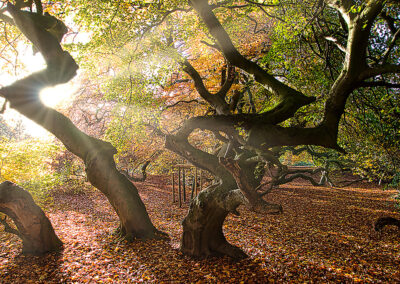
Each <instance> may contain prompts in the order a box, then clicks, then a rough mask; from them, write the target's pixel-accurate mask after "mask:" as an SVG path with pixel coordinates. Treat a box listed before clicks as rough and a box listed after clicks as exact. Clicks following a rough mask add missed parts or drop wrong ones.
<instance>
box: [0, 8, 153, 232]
mask: <svg viewBox="0 0 400 284" xmlns="http://www.w3.org/2000/svg"><path fill="white" fill-rule="evenodd" d="M7 9H8V11H9V13H10V14H11V15H12V16H13V19H14V22H15V24H16V26H17V27H18V28H19V29H20V30H21V32H22V33H23V34H24V35H25V36H26V37H27V38H28V39H29V40H30V41H31V42H32V43H33V44H34V45H35V46H36V47H37V48H38V49H39V51H40V52H41V53H42V54H43V57H44V59H45V60H46V63H47V68H46V69H45V70H43V71H39V72H37V73H33V74H31V75H29V76H28V77H26V78H23V79H21V80H18V81H16V82H15V83H13V84H11V85H9V86H6V87H4V88H2V89H0V95H1V96H3V97H4V98H6V99H7V100H9V102H10V106H11V107H12V108H14V109H16V110H17V111H19V112H20V113H22V114H23V115H25V116H26V117H28V118H30V119H31V120H33V121H35V122H36V123H38V124H39V125H41V126H42V127H44V128H45V129H47V130H48V131H49V132H51V133H52V134H54V135H55V136H56V137H57V138H58V139H60V141H61V142H62V143H63V144H64V145H65V146H66V148H67V149H68V150H69V151H71V152H72V153H73V154H75V155H76V156H78V157H79V158H81V159H82V160H83V161H84V162H85V166H86V173H87V176H88V179H89V181H90V182H91V184H93V185H94V186H95V187H97V188H98V189H99V190H100V191H101V192H102V193H103V194H104V195H105V196H106V197H107V198H108V200H109V201H110V203H111V205H112V206H113V208H114V209H115V211H116V213H117V214H118V217H119V219H120V221H121V224H120V235H121V237H125V238H127V239H128V240H130V239H133V238H140V239H148V238H158V237H160V234H159V233H160V231H158V230H157V229H156V228H155V227H154V226H153V224H152V222H151V220H150V218H149V216H148V214H147V211H146V208H145V206H144V204H143V202H142V200H141V199H140V196H139V194H138V191H137V189H136V187H135V186H134V185H133V184H132V183H131V182H130V181H129V180H128V179H127V178H126V177H125V176H124V175H123V174H121V173H120V172H119V171H118V170H117V169H116V165H115V162H114V157H113V156H114V154H116V152H117V151H116V149H115V148H114V147H113V146H112V145H111V144H110V143H108V142H105V141H102V140H99V139H96V138H94V137H91V136H88V135H86V134H85V133H83V132H82V131H80V130H79V129H78V128H77V127H76V126H75V125H74V124H73V123H72V122H71V120H70V119H68V118H67V117H65V116H64V115H63V114H61V113H59V112H57V111H55V110H53V109H51V108H48V107H46V106H45V105H43V103H42V102H41V101H40V99H39V92H40V91H41V90H42V89H43V88H45V87H49V86H55V85H57V84H63V83H67V82H68V81H70V80H71V79H72V78H73V77H74V76H75V75H76V70H77V69H78V65H77V64H76V62H75V61H74V59H73V58H72V57H71V55H70V54H69V53H68V52H66V51H64V50H63V49H62V48H61V46H60V44H59V43H58V41H57V39H56V38H55V37H53V36H52V35H51V34H50V33H49V32H47V31H46V30H44V29H43V28H42V27H41V26H40V25H38V24H36V23H35V22H34V21H32V20H30V19H29V18H26V17H23V15H22V16H21V13H20V11H18V10H16V9H15V7H14V6H13V5H12V4H10V3H8V6H7ZM55 95H56V94H55Z"/></svg>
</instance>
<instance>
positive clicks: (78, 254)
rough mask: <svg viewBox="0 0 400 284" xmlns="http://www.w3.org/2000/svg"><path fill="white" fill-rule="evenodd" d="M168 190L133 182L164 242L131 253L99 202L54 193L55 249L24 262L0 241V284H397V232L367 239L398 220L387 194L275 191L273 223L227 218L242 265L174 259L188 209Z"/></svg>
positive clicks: (11, 244)
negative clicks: (389, 219)
mask: <svg viewBox="0 0 400 284" xmlns="http://www.w3.org/2000/svg"><path fill="white" fill-rule="evenodd" d="M169 184H170V182H169V177H166V176H151V177H149V178H148V180H147V181H146V182H143V183H136V185H137V187H138V189H139V192H140V195H141V197H142V198H143V201H144V203H145V204H146V206H147V208H148V212H149V214H150V216H151V218H152V220H153V222H154V224H155V225H156V227H157V228H159V229H161V230H163V231H164V232H167V233H168V234H169V235H170V237H171V239H170V240H160V241H145V242H144V241H136V242H133V243H130V244H128V243H126V242H124V241H116V239H115V237H114V236H113V235H112V233H113V231H114V230H115V228H116V227H117V226H118V219H117V216H116V214H115V213H114V212H113V210H112V208H111V206H110V204H109V203H108V202H107V200H106V198H105V197H104V196H102V195H101V194H100V193H98V192H97V191H94V190H90V191H88V192H85V193H80V194H71V193H57V194H56V195H55V196H54V203H53V204H54V205H53V206H51V208H50V209H49V210H47V212H46V213H47V215H48V217H49V218H50V220H51V222H52V223H53V226H54V228H55V231H56V233H57V234H58V236H59V237H60V239H61V240H62V241H63V242H64V250H63V251H62V252H60V253H54V254H50V255H47V256H44V257H34V256H23V255H21V254H20V252H21V243H20V241H19V240H18V239H17V238H16V237H14V236H11V235H9V234H6V233H4V232H0V283H38V282H39V283H45V282H51V283H59V282H61V283H71V282H76V283H84V282H93V283H103V282H109V283H111V282H132V283H137V282H157V283H160V282H161V283H163V282H175V283H197V282H198V283H203V282H205V283H207V282H210V283H216V282H219V283H240V282H243V283H266V282H278V283H280V282H292V283H293V282H294V283H297V282H310V283H312V282H317V283H326V282H340V283H344V282H348V283H353V282H363V283H368V282H371V283H379V282H382V283H399V282H400V269H399V268H400V230H398V229H397V228H393V227H390V226H389V227H386V228H384V230H383V232H382V233H377V232H375V231H374V230H373V223H374V221H375V220H376V219H377V218H378V217H381V216H393V217H397V218H399V217H400V214H398V213H396V207H395V202H394V199H393V195H394V194H395V191H389V190H387V191H382V190H381V189H379V188H377V187H374V186H371V185H363V186H360V185H358V187H356V186H354V187H351V188H326V187H313V186H310V185H309V184H307V183H299V182H295V183H291V184H288V185H285V186H282V187H281V188H279V189H276V190H275V191H274V192H272V193H271V194H270V195H268V199H270V200H272V201H274V202H278V203H280V204H282V205H283V208H284V213H283V214H282V215H274V216H264V215H256V214H254V213H252V212H249V211H248V210H247V209H245V208H240V210H239V211H240V213H241V216H239V217H237V216H229V217H228V218H227V221H226V223H225V225H224V232H225V234H226V237H227V239H228V240H229V241H230V242H231V243H233V244H235V245H237V246H239V247H241V248H242V249H244V250H245V252H246V253H247V254H248V255H249V258H247V259H244V260H241V261H234V260H232V259H229V258H226V257H225V258H219V259H218V258H208V259H202V260H196V259H191V258H189V257H186V256H184V255H182V253H180V252H179V250H178V246H179V238H180V235H181V233H182V227H181V225H180V224H181V221H182V219H183V217H184V216H185V214H186V212H187V208H188V204H184V206H183V208H179V207H178V206H177V204H174V205H172V203H171V199H172V194H171V186H170V185H169Z"/></svg>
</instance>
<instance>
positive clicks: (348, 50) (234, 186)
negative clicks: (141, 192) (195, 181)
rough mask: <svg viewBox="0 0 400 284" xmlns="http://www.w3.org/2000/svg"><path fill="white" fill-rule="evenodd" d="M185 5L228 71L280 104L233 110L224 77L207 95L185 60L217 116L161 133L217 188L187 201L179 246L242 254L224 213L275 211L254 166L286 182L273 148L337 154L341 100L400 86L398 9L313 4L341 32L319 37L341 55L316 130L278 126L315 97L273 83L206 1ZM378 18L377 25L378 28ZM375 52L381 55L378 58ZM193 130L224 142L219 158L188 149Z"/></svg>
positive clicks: (345, 2)
mask: <svg viewBox="0 0 400 284" xmlns="http://www.w3.org/2000/svg"><path fill="white" fill-rule="evenodd" d="M249 2H251V1H243V3H242V5H247V4H248V3H249ZM278 2H279V1H278ZM282 2H284V1H282ZM257 3H259V2H257ZM257 3H254V4H256V5H257ZM262 3H263V4H258V5H261V6H263V8H265V9H266V8H267V6H268V5H267V4H266V2H262ZM190 4H191V5H192V7H193V8H194V9H195V11H196V12H197V13H198V15H199V17H200V18H201V19H202V21H203V22H204V24H205V25H206V26H207V28H208V31H209V33H210V34H211V35H212V37H213V38H214V39H215V40H216V43H217V46H218V49H219V50H220V51H221V52H222V54H223V56H224V57H225V58H226V60H227V61H228V64H229V65H230V68H236V69H237V70H240V71H241V72H245V73H246V74H249V75H253V77H254V80H255V81H256V82H258V83H259V84H261V85H262V86H263V87H264V88H265V89H266V90H267V91H268V93H269V95H272V96H276V97H279V103H277V104H276V105H275V107H273V108H272V109H270V110H268V111H264V112H261V113H246V114H244V113H236V112H235V109H236V106H232V105H230V104H229V103H228V101H227V98H226V94H227V91H228V90H229V85H230V82H231V80H232V79H227V80H226V83H225V85H224V86H222V87H221V90H220V91H219V92H217V93H216V94H211V93H209V92H208V91H207V89H206V87H205V86H204V84H203V82H202V78H201V76H200V75H199V74H198V73H197V72H196V70H194V68H193V67H192V66H191V65H190V63H189V62H188V61H184V62H183V66H184V67H183V70H184V71H185V72H186V73H187V74H188V75H189V76H190V77H191V78H192V79H193V81H194V85H195V88H196V89H197V91H198V94H199V95H200V96H201V97H202V98H203V99H204V100H205V101H207V102H208V103H209V105H210V106H211V107H212V108H214V109H215V111H216V114H215V115H212V116H201V117H194V118H191V119H189V120H188V121H186V122H185V123H184V125H183V126H182V127H181V128H180V129H179V131H178V132H177V133H175V134H173V135H167V136H166V147H167V148H168V149H170V150H172V151H174V152H176V153H179V154H180V155H181V156H183V157H185V158H186V159H187V160H189V161H190V162H191V163H193V164H194V165H196V166H198V167H201V168H203V169H206V170H208V171H210V172H211V173H213V174H214V175H215V176H216V177H217V178H218V179H219V180H220V183H219V184H216V185H214V186H211V187H210V188H207V189H205V190H204V191H202V192H201V193H200V194H199V195H198V197H196V198H195V199H194V200H193V201H192V203H191V206H190V210H189V213H188V215H187V216H186V218H185V220H184V222H183V237H182V243H181V248H182V250H183V251H184V252H186V253H188V254H190V255H194V256H202V255H210V254H227V255H230V256H233V257H241V256H244V253H243V252H242V251H241V250H240V249H238V248H236V247H234V246H232V245H230V244H228V243H227V241H226V240H225V238H224V236H223V233H222V224H223V221H224V219H225V217H226V215H227V214H228V213H230V212H232V213H236V208H237V207H238V206H239V205H241V204H244V205H246V206H247V207H248V208H249V209H250V210H253V211H256V212H260V213H278V212H280V211H281V208H280V206H279V205H276V204H270V203H268V202H267V201H265V200H264V199H263V198H262V197H263V196H265V195H266V193H268V191H269V190H268V189H267V190H264V191H260V188H261V187H260V180H261V179H260V176H262V175H260V174H259V173H258V175H257V171H256V166H257V162H265V163H269V164H272V165H276V166H277V167H278V177H279V178H281V179H282V178H284V177H285V176H288V177H289V178H287V179H284V180H286V181H289V180H292V178H290V174H294V173H293V172H290V171H288V169H287V167H285V166H282V165H281V163H280V162H279V160H278V159H277V155H276V154H275V152H274V151H273V150H274V148H273V147H275V146H298V145H317V146H322V147H325V148H331V149H335V150H338V151H342V149H341V147H340V146H339V145H338V131H339V125H340V120H341V117H342V115H343V113H344V111H345V107H346V102H347V99H348V97H349V96H350V95H351V94H352V92H354V91H355V90H357V89H359V88H365V87H373V86H386V87H388V88H393V87H394V88H396V87H397V88H398V87H399V77H398V74H399V73H400V65H399V57H398V52H399V49H398V39H399V34H400V24H399V19H398V11H399V9H398V8H399V4H398V2H396V1H384V0H369V1H353V0H338V1H336V0H335V1H328V0H327V1H316V2H315V3H314V4H315V5H317V6H319V7H320V8H319V9H318V13H315V15H314V19H317V18H318V17H320V16H321V15H322V14H321V10H323V9H325V10H326V9H328V10H329V11H336V13H337V18H338V20H337V24H335V25H334V26H335V29H333V28H332V30H335V31H337V30H338V29H339V30H340V32H338V34H339V35H341V37H342V38H340V39H337V38H333V37H332V35H330V34H326V35H325V38H326V40H329V41H332V42H334V43H335V45H336V47H337V48H338V50H340V51H341V52H342V53H343V56H342V60H341V62H339V66H336V68H339V70H337V75H335V73H333V76H334V80H333V83H332V85H331V87H330V88H329V92H328V94H327V95H326V96H327V99H326V102H325V107H324V113H323V117H322V119H321V121H320V122H319V123H318V124H317V125H314V126H309V127H302V125H293V126H283V125H284V122H285V121H287V120H288V119H290V118H292V117H294V116H295V115H296V113H297V112H298V110H299V109H300V108H302V107H304V106H308V105H312V104H313V103H314V102H316V98H315V97H312V96H308V94H303V93H302V92H300V91H298V90H297V89H295V88H293V87H291V84H290V82H286V80H278V79H276V78H275V77H274V76H273V75H272V74H270V73H269V72H268V71H267V70H266V69H263V68H262V67H261V66H260V65H259V64H258V63H256V62H255V61H251V60H249V59H247V58H246V57H244V56H243V55H242V54H241V53H240V52H239V51H238V49H237V48H236V47H235V45H234V44H233V43H232V40H231V38H230V36H229V35H228V33H227V32H226V30H225V29H224V27H223V26H222V25H221V23H220V21H219V19H218V18H217V17H216V16H215V14H214V12H213V8H214V7H215V6H212V5H210V4H209V3H208V1H207V0H191V1H190ZM232 5H233V4H232ZM238 5H239V4H238ZM271 5H272V3H271ZM277 5H279V4H277ZM282 5H284V4H282ZM326 5H328V7H326ZM272 6H274V5H272ZM332 9H334V10H332ZM390 9H394V11H395V16H394V17H390V16H388V14H391V13H390ZM392 11H393V10H392ZM396 13H397V15H396ZM266 14H267V15H268V13H266ZM314 19H311V20H310V21H313V20H314ZM382 19H383V20H384V21H386V23H387V25H389V26H392V28H391V29H390V30H391V32H390V36H386V37H385V38H382V39H381V41H380V43H379V47H378V45H377V44H376V36H377V34H379V29H381V31H383V30H386V29H387V26H386V25H385V24H382V22H381V20H382ZM378 21H379V22H380V23H381V24H377V22H378ZM384 23H385V22H384ZM332 25H333V24H332ZM378 37H379V35H378ZM314 44H315V43H314ZM378 49H379V50H381V52H380V53H379V54H376V52H377V50H378ZM338 58H340V57H338ZM396 74H397V75H396ZM303 76H307V75H306V74H303ZM232 101H234V100H233V99H232V100H231V102H232ZM195 129H202V130H209V131H212V132H214V133H215V136H216V137H217V138H219V139H221V140H222V141H224V142H225V143H227V145H228V147H226V150H225V153H224V154H223V155H224V157H223V158H218V157H217V156H216V155H211V154H209V153H206V152H203V151H200V150H199V149H197V148H195V147H194V146H192V145H191V144H190V143H189V142H188V137H189V135H190V134H191V133H192V132H193V131H194V130H195ZM221 133H222V134H221ZM243 133H245V135H243ZM221 165H222V166H223V167H222V166H221ZM296 177H301V175H297V176H296Z"/></svg>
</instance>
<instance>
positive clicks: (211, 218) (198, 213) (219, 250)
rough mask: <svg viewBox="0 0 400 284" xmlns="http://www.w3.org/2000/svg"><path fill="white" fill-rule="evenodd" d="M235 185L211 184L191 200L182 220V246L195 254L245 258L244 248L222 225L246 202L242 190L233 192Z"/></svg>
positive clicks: (198, 255)
mask: <svg viewBox="0 0 400 284" xmlns="http://www.w3.org/2000/svg"><path fill="white" fill-rule="evenodd" d="M231 189H232V185H228V184H219V185H213V186H210V187H208V188H206V189H204V190H203V191H201V192H200V193H199V195H198V196H197V197H196V198H194V199H193V200H192V201H191V203H190V209H189V212H188V214H187V215H186V217H185V219H184V220H183V222H182V225H183V235H182V239H181V250H182V251H183V252H184V253H185V254H187V255H191V256H194V257H206V256H223V255H228V256H230V257H233V258H244V257H246V256H247V255H246V254H245V253H244V252H243V250H241V249H240V248H238V247H236V246H234V245H231V244H229V243H228V242H227V240H226V238H225V236H224V234H223V232H222V226H223V223H224V221H225V218H226V216H227V215H228V214H229V213H230V212H235V211H236V208H237V207H238V206H239V205H240V204H241V203H242V200H241V198H242V197H241V194H240V193H236V192H235V193H232V191H231Z"/></svg>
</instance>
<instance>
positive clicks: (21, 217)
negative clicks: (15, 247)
mask: <svg viewBox="0 0 400 284" xmlns="http://www.w3.org/2000/svg"><path fill="white" fill-rule="evenodd" d="M0 212H2V213H4V214H6V215H7V216H9V217H10V218H11V219H12V220H13V221H14V223H15V225H16V226H17V230H15V229H13V228H11V227H10V226H9V225H8V223H7V222H6V220H2V221H1V222H2V223H3V225H4V226H5V230H6V232H9V233H13V234H15V235H17V236H18V237H20V238H21V239H22V244H23V246H22V253H24V254H34V255H42V254H44V253H47V252H52V251H57V250H60V249H61V248H62V242H61V241H60V239H59V238H58V237H57V235H56V234H55V232H54V230H53V227H52V225H51V223H50V220H49V219H48V218H47V217H46V215H45V214H44V212H43V211H42V209H40V207H39V206H38V205H36V203H35V201H33V199H32V196H31V195H30V193H29V192H27V191H25V190H24V189H22V188H20V187H19V186H17V185H16V184H14V183H12V182H9V181H5V182H3V183H1V184H0Z"/></svg>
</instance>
